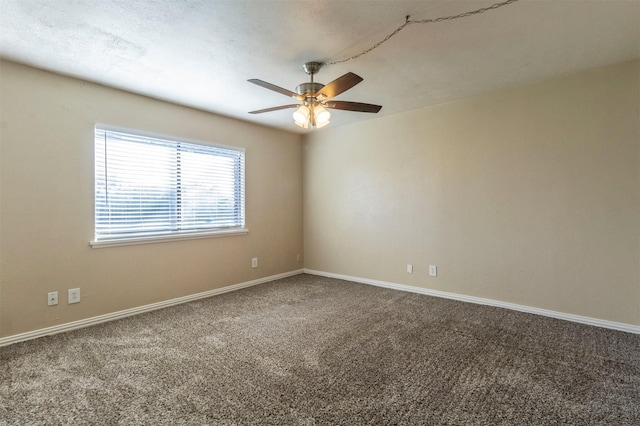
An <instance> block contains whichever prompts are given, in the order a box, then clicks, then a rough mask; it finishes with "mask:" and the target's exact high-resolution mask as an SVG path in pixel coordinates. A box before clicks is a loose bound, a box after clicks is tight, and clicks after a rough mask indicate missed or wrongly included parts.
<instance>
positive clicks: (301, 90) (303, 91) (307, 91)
mask: <svg viewBox="0 0 640 426" xmlns="http://www.w3.org/2000/svg"><path fill="white" fill-rule="evenodd" d="M323 87H324V84H322V83H315V82H307V83H302V84H300V85H299V86H298V87H296V93H297V94H298V95H302V96H313V95H314V94H315V93H317V92H318V90H320V89H322V88H323Z"/></svg>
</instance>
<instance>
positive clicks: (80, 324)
mask: <svg viewBox="0 0 640 426" xmlns="http://www.w3.org/2000/svg"><path fill="white" fill-rule="evenodd" d="M303 272H304V271H303V270H302V269H298V270H295V271H290V272H285V273H282V274H277V275H271V276H269V277H264V278H259V279H257V280H252V281H247V282H244V283H239V284H234V285H230V286H227V287H222V288H216V289H214V290H209V291H204V292H202V293H196V294H191V295H189V296H183V297H178V298H175V299H170V300H164V301H162V302H157V303H152V304H150V305H144V306H138V307H136V308H131V309H125V310H124V311H118V312H112V313H110V314H104V315H98V316H96V317H91V318H85V319H82V320H79V321H73V322H68V323H65V324H60V325H54V326H53V327H47V328H41V329H39V330H33V331H28V332H26V333H20V334H14V335H12V336H7V337H2V338H0V347H2V346H7V345H11V344H13V343H18V342H24V341H25V340H31V339H36V338H38V337H44V336H50V335H52V334H58V333H63V332H65V331H71V330H77V329H79V328H84V327H89V326H91V325H96V324H100V323H103V322H108V321H113V320H117V319H121V318H126V317H130V316H132V315H138V314H142V313H145V312H150V311H155V310H157V309H162V308H167V307H169V306H174V305H179V304H181V303H187V302H191V301H194V300H198V299H204V298H206V297H211V296H216V295H218V294H223V293H228V292H231V291H236V290H240V289H242V288H246V287H251V286H254V285H258V284H263V283H266V282H269V281H274V280H279V279H281V278H286V277H291V276H293V275H298V274H302V273H303Z"/></svg>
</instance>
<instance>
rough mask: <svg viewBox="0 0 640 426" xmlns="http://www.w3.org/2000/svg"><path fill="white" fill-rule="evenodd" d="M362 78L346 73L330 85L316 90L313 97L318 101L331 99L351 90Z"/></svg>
mask: <svg viewBox="0 0 640 426" xmlns="http://www.w3.org/2000/svg"><path fill="white" fill-rule="evenodd" d="M362 80H363V79H362V77H360V76H359V75H356V74H354V73H352V72H348V73H346V74H345V75H343V76H342V77H338V78H336V79H335V80H333V81H332V82H331V83H329V84H327V85H326V86H324V87H323V88H322V89H320V90H318V92H316V94H315V95H314V97H316V98H317V97H319V96H320V98H319V100H325V99H331V98H333V97H334V96H338V95H339V94H340V93H342V92H345V91H347V90H349V89H351V88H352V87H353V86H355V85H356V84H358V83H360V82H361V81H362Z"/></svg>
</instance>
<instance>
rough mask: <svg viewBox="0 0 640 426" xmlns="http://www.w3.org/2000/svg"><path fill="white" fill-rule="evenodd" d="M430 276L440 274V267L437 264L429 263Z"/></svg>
mask: <svg viewBox="0 0 640 426" xmlns="http://www.w3.org/2000/svg"><path fill="white" fill-rule="evenodd" d="M429 276H431V277H437V276H438V267H437V266H436V265H429Z"/></svg>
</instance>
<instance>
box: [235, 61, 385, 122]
mask: <svg viewBox="0 0 640 426" xmlns="http://www.w3.org/2000/svg"><path fill="white" fill-rule="evenodd" d="M322 65H323V64H322V63H321V62H307V63H305V64H304V65H303V67H302V69H303V70H304V71H305V72H306V73H307V74H309V75H310V76H311V81H309V82H307V83H302V84H300V85H299V86H298V87H296V91H295V92H292V91H291V90H287V89H283V88H282V87H279V86H276V85H274V84H271V83H267V82H266V81H262V80H258V79H255V78H253V79H250V80H248V81H249V82H251V83H253V84H257V85H258V86H261V87H264V88H265V89H269V90H273V91H274V92H278V93H282V94H283V95H286V96H289V97H291V98H293V99H296V100H298V101H300V102H301V103H299V104H289V105H281V106H277V107H272V108H266V109H259V110H256V111H250V112H249V114H262V113H263V112H271V111H278V110H281V109H287V108H297V109H296V111H295V112H294V113H293V119H294V121H295V124H296V125H298V126H300V127H302V128H304V129H306V128H308V127H309V125H311V126H314V127H317V128H320V127H324V126H326V125H327V124H329V119H330V118H331V114H330V113H329V111H327V108H328V109H341V110H346V111H356V112H372V113H376V112H378V111H380V109H381V108H382V106H381V105H372V104H364V103H360V102H347V101H334V100H331V99H333V98H334V97H336V96H338V95H339V94H341V93H343V92H345V91H347V90H349V89H351V88H352V87H353V86H355V85H356V84H358V83H360V82H361V81H362V80H363V79H362V77H360V76H358V75H356V74H354V73H352V72H348V73H346V74H345V75H343V76H342V77H338V78H336V79H335V80H333V81H332V82H331V83H329V84H327V85H324V84H322V83H316V82H314V81H313V76H314V75H315V74H316V73H317V72H318V71H319V70H320V68H321V67H322Z"/></svg>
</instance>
